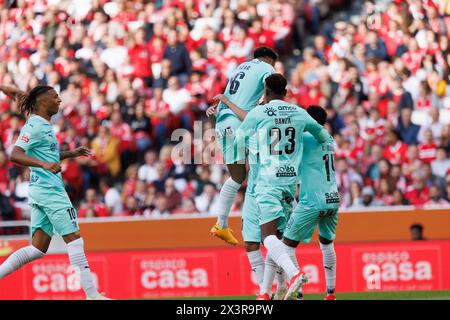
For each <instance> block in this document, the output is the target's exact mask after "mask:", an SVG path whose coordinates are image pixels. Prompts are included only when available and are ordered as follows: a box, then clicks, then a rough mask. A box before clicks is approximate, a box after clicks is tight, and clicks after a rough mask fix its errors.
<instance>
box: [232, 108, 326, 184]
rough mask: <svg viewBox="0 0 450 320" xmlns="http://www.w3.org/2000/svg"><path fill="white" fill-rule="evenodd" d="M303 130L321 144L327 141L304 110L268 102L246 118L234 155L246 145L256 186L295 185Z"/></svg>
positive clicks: (319, 128) (319, 126)
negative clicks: (255, 166)
mask: <svg viewBox="0 0 450 320" xmlns="http://www.w3.org/2000/svg"><path fill="white" fill-rule="evenodd" d="M305 130H306V131H308V132H310V133H311V134H312V135H313V136H314V137H315V138H317V139H318V140H320V141H321V142H323V141H326V140H327V139H328V138H329V137H330V135H329V134H328V132H327V131H326V130H325V129H323V127H322V126H321V125H319V124H318V123H317V122H316V121H315V120H314V119H313V118H311V116H310V115H309V114H308V113H307V112H306V111H305V110H304V109H302V108H299V107H298V106H296V105H293V104H289V103H286V102H285V101H282V100H272V101H271V102H269V103H268V104H265V105H261V106H257V107H256V108H254V109H253V110H251V111H250V112H249V113H248V114H247V116H246V118H245V119H244V121H243V122H242V125H241V126H240V128H239V130H238V132H237V137H236V141H235V143H236V144H237V146H236V147H237V149H238V152H244V150H245V147H246V146H247V145H248V148H249V152H250V153H252V154H254V155H257V157H255V158H256V159H257V162H258V184H261V185H267V186H278V185H279V186H285V185H294V184H296V183H297V182H298V179H299V172H298V168H299V165H300V161H301V159H302V153H303V132H304V131H305ZM255 136H256V139H255ZM249 140H250V143H249ZM251 159H252V158H251V157H249V161H250V160H251Z"/></svg>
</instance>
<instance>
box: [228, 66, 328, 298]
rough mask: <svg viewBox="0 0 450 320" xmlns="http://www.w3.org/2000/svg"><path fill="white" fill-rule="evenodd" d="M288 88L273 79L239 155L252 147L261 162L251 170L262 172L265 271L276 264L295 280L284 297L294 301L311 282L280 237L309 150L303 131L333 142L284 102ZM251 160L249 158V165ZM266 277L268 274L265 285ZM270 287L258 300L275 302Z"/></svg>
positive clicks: (240, 136)
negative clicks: (304, 145) (299, 169)
mask: <svg viewBox="0 0 450 320" xmlns="http://www.w3.org/2000/svg"><path fill="white" fill-rule="evenodd" d="M286 86H287V81H286V79H285V78H284V77H283V76H282V75H280V74H272V75H271V76H269V77H267V79H266V80H265V90H264V103H265V104H263V105H261V106H258V107H256V108H254V109H253V110H251V111H250V112H248V114H247V116H246V117H245V119H244V121H243V122H242V124H241V126H240V127H239V130H238V131H237V134H236V139H235V144H236V148H237V150H238V154H243V153H245V149H246V147H247V145H248V146H249V153H250V154H252V153H253V154H254V156H255V159H256V166H254V167H252V168H251V170H255V171H256V172H257V173H256V176H257V180H256V186H255V188H254V191H255V196H256V204H257V208H258V214H259V225H260V228H261V239H262V241H263V243H264V246H265V247H266V249H267V252H268V255H267V257H266V262H265V269H264V273H265V274H266V273H267V272H269V270H275V268H273V266H271V265H275V264H276V265H277V266H280V267H282V268H283V270H284V271H285V272H286V275H287V277H288V279H289V286H288V290H287V293H286V295H285V297H284V299H294V298H296V296H297V293H298V291H299V290H300V288H301V286H302V285H303V284H305V283H306V281H307V278H306V276H305V275H304V274H303V273H301V272H300V270H299V268H298V266H296V265H294V263H293V262H292V261H291V259H290V257H289V255H288V252H287V250H286V246H285V245H284V244H283V242H281V240H279V239H278V237H277V235H278V236H279V235H280V233H279V231H280V230H284V228H285V226H286V222H287V221H288V219H289V214H290V212H292V206H293V202H294V196H295V193H296V189H297V183H298V179H299V173H298V168H299V164H300V161H301V159H302V152H303V132H304V131H305V130H306V131H308V132H310V133H311V134H312V135H313V136H314V137H315V138H316V139H318V140H319V141H320V142H325V141H327V139H329V138H330V135H329V134H328V132H327V131H326V130H325V129H323V127H322V126H321V125H320V124H318V123H317V122H316V121H315V120H314V119H313V118H311V116H310V115H308V113H307V112H306V111H305V110H304V109H301V108H299V107H298V106H296V105H293V104H289V103H287V102H285V101H283V99H284V97H285V95H286ZM249 137H251V138H250V139H248V138H249ZM255 150H256V153H255ZM251 159H252V158H251V157H250V156H249V161H250V160H251ZM244 224H245V223H244ZM266 278H268V277H266V276H264V282H265V281H266ZM272 281H273V278H272ZM270 286H271V283H270ZM270 286H269V285H267V284H266V285H263V289H265V290H266V292H261V294H260V296H259V297H258V299H269V292H268V289H267V288H270Z"/></svg>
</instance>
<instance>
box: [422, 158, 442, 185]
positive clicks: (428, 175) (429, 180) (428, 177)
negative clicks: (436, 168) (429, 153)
mask: <svg viewBox="0 0 450 320" xmlns="http://www.w3.org/2000/svg"><path fill="white" fill-rule="evenodd" d="M420 169H421V170H422V171H423V172H424V175H425V181H426V184H427V186H428V187H431V186H433V185H436V186H438V187H439V189H440V190H442V191H444V189H445V179H444V178H443V177H439V176H437V175H435V174H433V170H432V169H431V164H430V163H428V162H424V163H422V164H421V166H420Z"/></svg>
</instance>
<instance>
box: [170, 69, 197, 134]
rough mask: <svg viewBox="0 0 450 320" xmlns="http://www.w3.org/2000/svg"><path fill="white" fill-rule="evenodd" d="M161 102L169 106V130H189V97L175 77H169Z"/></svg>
mask: <svg viewBox="0 0 450 320" xmlns="http://www.w3.org/2000/svg"><path fill="white" fill-rule="evenodd" d="M163 100H164V102H166V103H167V104H168V105H169V110H170V113H171V120H170V121H171V128H172V129H175V128H179V127H183V128H187V129H189V128H191V127H192V126H191V120H190V114H189V110H188V107H189V103H190V102H191V95H190V94H189V91H187V90H186V89H185V88H181V87H180V85H179V82H178V79H177V77H170V78H169V81H168V88H167V89H165V90H164V92H163Z"/></svg>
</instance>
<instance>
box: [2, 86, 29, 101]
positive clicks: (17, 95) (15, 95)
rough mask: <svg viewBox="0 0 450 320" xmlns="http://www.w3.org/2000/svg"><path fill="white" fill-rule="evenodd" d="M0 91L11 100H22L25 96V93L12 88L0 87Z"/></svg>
mask: <svg viewBox="0 0 450 320" xmlns="http://www.w3.org/2000/svg"><path fill="white" fill-rule="evenodd" d="M0 91H1V92H3V93H4V94H6V95H7V96H8V97H10V98H11V99H13V100H18V99H21V98H24V97H25V96H26V93H25V92H23V91H21V90H19V89H17V88H14V87H8V86H0Z"/></svg>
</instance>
